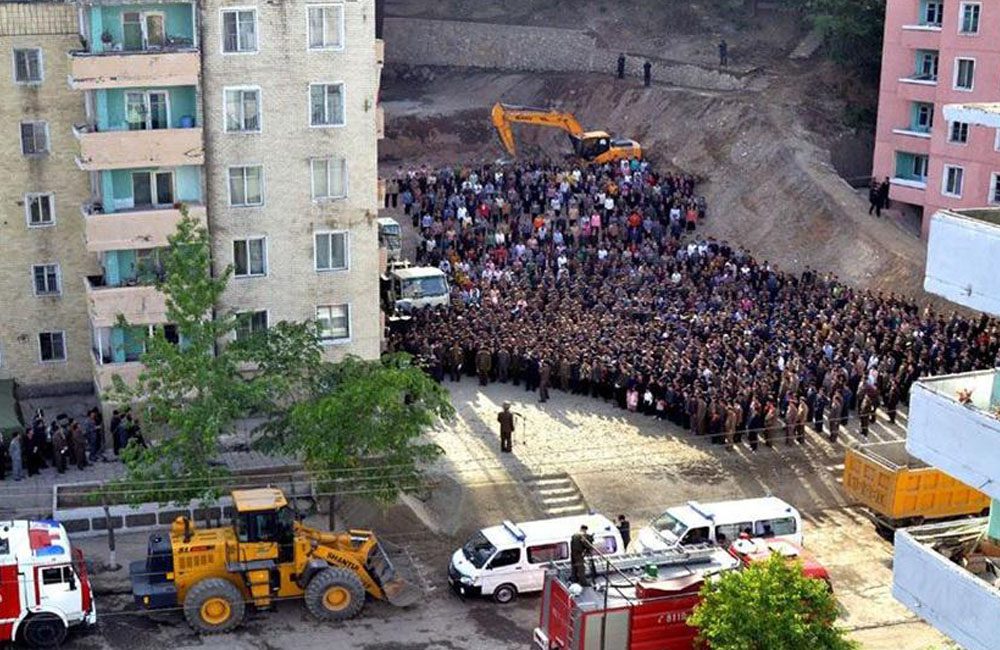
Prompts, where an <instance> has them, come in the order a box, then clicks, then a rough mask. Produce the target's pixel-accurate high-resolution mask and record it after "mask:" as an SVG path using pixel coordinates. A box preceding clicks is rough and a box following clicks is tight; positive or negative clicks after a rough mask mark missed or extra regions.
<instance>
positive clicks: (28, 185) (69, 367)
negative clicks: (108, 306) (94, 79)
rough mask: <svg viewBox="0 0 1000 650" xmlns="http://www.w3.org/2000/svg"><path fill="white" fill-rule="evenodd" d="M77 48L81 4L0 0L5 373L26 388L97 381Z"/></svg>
mask: <svg viewBox="0 0 1000 650" xmlns="http://www.w3.org/2000/svg"><path fill="white" fill-rule="evenodd" d="M79 47H80V38H79V30H78V26H77V10H76V7H74V6H73V5H70V4H65V3H56V2H30V3H29V2H18V3H0V55H2V56H3V58H4V64H3V66H2V70H3V73H2V75H0V86H2V88H0V115H2V116H3V124H4V126H3V128H2V129H0V379H10V378H14V379H16V380H17V382H18V384H19V386H20V388H21V389H22V391H23V392H24V393H26V394H31V393H32V392H35V391H39V390H49V391H63V392H71V391H79V390H87V389H88V388H89V386H90V385H91V382H92V378H93V370H92V363H91V356H90V325H89V323H88V319H87V304H86V293H85V287H84V277H85V276H86V275H89V274H91V273H94V272H96V267H97V264H96V261H95V260H94V259H93V256H91V255H89V254H88V253H87V251H86V249H85V248H84V245H83V231H84V220H83V219H82V218H81V217H80V205H81V203H83V201H84V200H85V199H86V197H87V196H88V195H89V193H90V190H89V186H88V183H87V178H86V176H85V175H84V174H82V173H81V172H80V170H79V169H78V168H77V166H76V163H75V162H74V159H75V157H76V143H75V142H74V138H73V132H72V125H73V124H74V123H76V122H79V121H82V120H83V118H84V107H83V102H82V101H81V100H80V97H79V95H78V94H77V93H75V92H73V91H72V90H71V89H70V87H69V86H68V85H67V83H66V76H67V73H68V66H69V61H68V59H67V57H66V52H68V51H69V50H72V49H75V48H79Z"/></svg>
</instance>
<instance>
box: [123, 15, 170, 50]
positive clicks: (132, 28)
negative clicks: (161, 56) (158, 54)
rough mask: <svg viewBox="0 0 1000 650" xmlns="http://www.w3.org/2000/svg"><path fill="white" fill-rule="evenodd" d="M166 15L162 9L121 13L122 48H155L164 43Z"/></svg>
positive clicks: (165, 39)
mask: <svg viewBox="0 0 1000 650" xmlns="http://www.w3.org/2000/svg"><path fill="white" fill-rule="evenodd" d="M166 42H167V36H166V15H165V14H164V13H163V12H162V11H141V12H140V11H126V12H124V13H122V48H123V49H125V50H130V51H137V50H156V49H160V48H162V47H163V46H164V45H166Z"/></svg>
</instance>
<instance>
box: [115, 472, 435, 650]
mask: <svg viewBox="0 0 1000 650" xmlns="http://www.w3.org/2000/svg"><path fill="white" fill-rule="evenodd" d="M232 497H233V508H234V511H235V513H234V516H233V522H232V525H231V526H227V527H224V528H209V529H205V530H196V529H195V527H194V524H193V523H192V522H191V521H190V520H189V519H187V518H186V517H178V518H177V519H176V520H174V523H173V525H172V526H171V528H170V534H169V535H167V536H164V535H162V534H158V533H154V534H153V535H150V538H149V545H148V549H147V553H146V559H145V560H139V561H137V562H133V563H132V564H131V565H130V567H129V574H130V578H131V581H132V594H133V596H134V597H135V601H136V604H138V605H139V606H140V607H142V608H145V609H163V608H176V607H180V608H182V609H183V610H184V617H185V618H186V619H187V621H188V623H189V624H190V625H191V627H192V628H194V629H195V630H196V631H197V632H200V633H202V634H215V633H221V632H228V631H230V630H232V629H234V628H236V627H237V626H238V625H239V624H240V623H241V622H242V621H243V617H244V615H245V614H246V608H247V605H251V606H253V607H256V608H257V609H268V608H270V606H271V605H272V603H273V602H274V601H276V600H283V599H287V598H303V599H304V600H305V604H306V608H307V609H308V610H309V612H310V613H312V614H313V615H314V616H316V617H317V618H319V619H320V620H325V621H339V620H346V619H349V618H352V617H354V616H356V615H357V614H358V613H359V612H360V611H361V609H362V607H364V604H365V597H366V594H367V595H369V596H371V597H372V598H375V599H378V600H386V601H388V602H390V603H392V604H393V605H396V606H399V607H406V606H408V605H412V604H414V603H415V602H417V601H418V600H419V599H420V598H421V597H422V592H421V591H420V590H419V589H417V588H416V587H415V586H413V585H412V584H411V583H409V582H407V581H406V580H404V579H402V578H401V577H399V575H397V571H396V567H394V566H393V564H392V562H391V561H390V560H389V556H388V554H387V553H386V551H385V549H384V548H383V547H382V545H381V544H380V543H379V541H378V539H377V538H376V537H375V534H374V533H372V532H371V531H367V530H350V531H348V532H344V533H329V532H324V531H320V530H316V529H313V528H309V527H306V526H303V525H302V524H301V523H300V522H299V521H298V517H297V516H296V514H295V512H293V511H292V509H291V507H290V506H289V505H288V502H287V500H286V499H285V495H284V494H283V493H282V492H281V490H278V489H275V488H257V489H252V490H237V491H234V492H233V493H232Z"/></svg>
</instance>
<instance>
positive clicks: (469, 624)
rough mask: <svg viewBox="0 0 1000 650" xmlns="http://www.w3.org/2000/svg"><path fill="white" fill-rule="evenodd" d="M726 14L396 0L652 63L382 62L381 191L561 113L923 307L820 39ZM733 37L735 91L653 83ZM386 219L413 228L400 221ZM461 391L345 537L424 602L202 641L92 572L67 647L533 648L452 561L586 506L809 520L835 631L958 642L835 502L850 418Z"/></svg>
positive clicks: (911, 256)
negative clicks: (793, 436) (714, 419)
mask: <svg viewBox="0 0 1000 650" xmlns="http://www.w3.org/2000/svg"><path fill="white" fill-rule="evenodd" d="M723 4H725V3H721V2H720V3H697V4H696V3H692V2H685V1H681V0H663V1H662V2H659V3H635V2H632V3H612V2H601V1H599V0H573V1H572V2H570V1H569V0H547V1H546V2H541V1H540V0H505V1H498V2H482V1H481V0H387V2H386V12H387V14H388V15H389V16H390V17H392V18H396V19H405V20H409V19H414V20H416V19H427V18H429V19H436V20H451V21H458V20H461V21H476V22H487V23H490V24H491V25H493V26H494V28H495V29H496V30H498V31H499V32H501V33H502V31H503V30H504V29H506V28H508V27H511V26H515V25H537V26H549V27H566V28H569V29H577V30H588V32H589V33H593V34H596V35H597V37H598V38H597V41H598V44H599V46H600V47H603V48H608V49H611V50H618V49H621V50H622V51H626V52H627V53H628V54H629V55H630V57H636V56H637V57H648V58H650V60H651V61H653V63H654V73H653V74H654V84H653V86H652V87H651V88H643V87H642V83H641V80H639V79H638V78H636V77H635V76H630V77H629V78H628V79H625V80H620V81H619V80H616V79H614V78H613V76H612V75H611V74H610V73H611V72H612V71H611V70H610V69H609V70H608V71H607V72H608V73H607V74H604V73H600V72H594V71H578V72H574V71H563V72H531V71H524V70H518V71H512V70H488V69H481V68H477V69H473V68H469V67H467V66H466V65H465V62H463V61H462V60H461V59H460V58H457V59H456V60H455V61H454V65H453V66H450V67H426V66H419V65H405V66H404V65H398V64H397V65H387V66H386V68H385V70H384V74H383V82H382V90H381V97H380V99H381V102H382V105H383V107H384V108H385V111H386V116H387V124H386V138H385V139H384V140H382V141H381V142H380V160H381V163H380V164H381V171H382V175H383V176H385V175H391V174H392V173H394V172H395V171H396V170H397V169H398V168H399V167H402V168H404V169H408V168H411V167H414V168H415V167H419V166H420V165H424V164H426V165H430V166H436V165H448V166H455V165H464V164H469V163H479V162H483V161H494V160H497V159H499V158H500V157H501V155H502V153H503V152H502V151H501V149H500V147H499V145H498V144H497V142H496V138H495V136H494V134H493V133H492V131H491V129H490V126H489V121H488V110H489V107H490V105H491V104H492V103H493V102H495V101H498V100H501V101H506V102H511V103H519V104H528V105H543V106H559V107H561V108H565V109H568V110H572V111H573V112H575V113H576V114H577V116H578V117H579V118H580V121H581V122H582V123H583V125H584V126H585V127H588V128H603V129H608V130H611V131H613V132H616V133H619V134H621V135H624V136H629V137H634V138H635V139H637V140H639V141H640V142H641V143H642V144H643V146H644V148H645V150H646V151H647V152H648V155H649V158H650V159H651V160H653V161H654V162H656V163H657V165H658V166H660V167H661V168H668V167H669V168H674V169H679V170H682V171H685V172H689V173H693V174H697V175H698V176H700V177H701V178H702V179H703V181H702V183H701V185H700V191H701V192H702V193H703V194H704V195H705V196H706V197H707V200H708V205H709V217H708V219H707V220H706V221H705V222H704V223H703V224H701V225H699V229H698V234H699V235H702V234H704V235H711V236H715V237H719V238H724V239H727V240H729V241H730V242H732V243H734V244H737V245H742V246H745V247H747V248H748V249H749V250H750V251H751V252H753V254H755V255H756V256H758V257H759V258H761V259H767V260H770V261H771V262H772V263H777V264H778V265H780V266H781V267H783V268H786V269H792V270H795V269H801V268H804V266H805V265H807V264H808V265H811V266H812V267H813V268H816V269H819V270H820V271H821V272H825V271H829V272H832V273H836V274H837V275H838V276H840V277H841V278H844V279H846V280H848V281H849V282H852V283H855V284H857V285H859V286H864V287H870V288H872V289H874V290H885V291H897V292H903V293H906V294H911V295H917V296H922V292H921V291H922V290H921V279H922V271H923V263H924V254H923V245H922V243H921V242H920V241H919V240H917V239H916V238H915V237H913V235H911V234H910V232H909V231H908V230H907V229H906V228H903V227H900V225H899V224H897V223H894V222H893V221H892V220H890V219H885V220H881V221H879V220H875V219H874V218H873V217H869V216H868V215H867V204H866V202H865V200H864V196H863V195H861V194H859V193H858V192H856V191H854V190H852V189H851V188H850V187H849V186H848V184H847V183H845V182H844V181H843V180H842V179H841V178H840V177H839V176H838V175H837V173H836V172H835V170H834V168H833V165H832V163H831V154H830V147H831V143H832V142H833V141H835V140H838V139H840V138H842V137H844V136H845V135H850V134H849V133H848V130H847V129H846V128H845V127H844V126H843V125H842V116H843V112H844V106H843V103H842V100H841V99H840V91H841V90H843V89H844V86H845V84H848V83H849V82H848V81H846V80H845V79H844V77H843V75H842V74H841V72H840V71H839V70H838V69H837V67H836V66H834V65H833V64H830V63H828V62H826V61H824V60H823V59H822V58H819V57H816V56H812V57H807V58H805V59H798V58H795V59H793V58H790V56H791V55H792V54H793V52H796V50H797V49H799V50H801V48H800V47H799V46H800V44H802V43H803V42H804V39H806V38H807V37H808V31H807V30H804V29H802V28H801V27H800V26H799V25H798V24H797V22H796V21H795V20H794V18H790V17H788V16H786V15H784V14H775V13H767V12H765V13H764V14H762V15H761V16H758V17H757V18H753V19H749V18H744V17H742V16H739V15H737V14H736V13H734V14H733V15H732V16H729V15H724V10H723V9H719V8H716V5H718V6H719V7H721V6H722V5H723ZM770 4H774V3H770ZM645 7H654V8H653V9H647V8H645ZM720 37H725V38H726V39H727V40H728V42H729V44H730V59H731V66H732V68H733V70H732V72H733V73H734V74H735V75H736V76H738V78H739V79H740V80H741V81H740V84H739V87H738V88H736V89H734V90H718V89H713V88H708V87H700V86H698V85H692V86H689V87H686V86H684V85H678V84H671V85H667V84H664V83H661V82H658V81H657V80H656V74H657V71H658V70H662V69H663V66H668V65H671V63H670V62H671V61H684V62H686V63H689V64H693V65H696V66H701V67H702V68H704V69H705V70H706V71H713V70H714V69H715V65H716V63H717V59H716V50H715V44H716V43H717V41H718V39H719V38H720ZM510 46H511V47H517V43H516V41H514V40H512V41H511V44H510ZM391 47H392V43H391V42H389V43H388V44H387V48H391ZM427 47H428V48H433V47H435V44H434V43H432V42H430V43H428V44H427ZM807 49H808V48H807ZM543 67H544V66H543ZM518 138H519V143H520V144H521V153H522V155H523V156H524V157H534V158H539V157H551V158H558V157H560V156H561V155H562V154H563V153H564V152H565V151H566V142H565V138H564V136H562V135H561V134H553V133H546V132H542V131H538V130H535V131H532V130H530V129H527V128H521V129H519V130H518ZM386 214H387V215H392V216H397V217H398V218H400V220H401V221H404V220H403V219H402V218H401V217H402V215H401V214H400V213H399V212H398V211H388V212H387V213H386ZM404 223H405V222H404ZM410 235H411V240H410V241H409V244H408V245H409V246H411V247H412V233H410ZM449 387H450V389H451V391H452V395H453V399H454V403H455V406H456V409H457V413H458V416H457V419H456V421H455V422H453V423H451V424H449V425H447V426H444V427H442V428H440V429H439V430H437V431H435V432H434V433H433V434H432V435H433V439H434V440H435V441H436V442H438V443H439V444H440V445H441V446H442V447H443V448H444V449H445V451H446V455H445V456H443V457H442V458H441V460H440V461H439V462H438V464H437V465H436V466H435V467H434V468H433V475H434V476H435V477H436V479H435V480H436V481H437V485H436V487H435V488H434V489H432V490H431V491H430V492H429V493H428V494H425V495H414V496H411V497H409V498H408V499H407V500H406V505H407V507H403V506H396V507H394V508H392V509H391V510H389V511H385V512H377V511H373V510H371V509H370V508H369V509H368V510H367V511H366V510H365V509H364V508H361V507H358V508H356V509H355V510H353V511H348V512H345V513H342V517H343V518H344V520H345V523H347V524H349V525H352V526H359V525H372V526H374V527H375V528H376V530H379V531H380V533H381V534H382V536H383V537H384V538H385V539H387V540H388V541H390V542H392V543H394V544H399V545H402V546H405V547H406V548H407V549H408V550H409V552H410V553H411V554H412V556H413V557H414V559H415V561H416V564H417V566H418V567H419V568H420V569H421V573H422V575H423V578H424V581H425V585H426V587H427V588H428V596H427V598H426V599H425V601H424V602H422V603H420V604H419V605H417V606H416V607H414V608H411V609H407V610H395V609H393V608H391V607H389V606H388V605H385V604H382V603H369V604H368V605H367V607H366V609H365V611H364V612H363V614H362V615H361V617H360V618H358V619H357V620H355V621H352V622H351V623H348V624H342V625H332V624H322V623H318V622H316V621H314V620H313V619H311V618H310V617H309V616H308V615H307V614H306V612H305V610H304V608H303V607H302V606H301V604H299V603H281V604H279V605H278V606H277V611H275V612H269V613H260V614H255V615H253V616H252V617H251V619H250V620H249V621H248V622H247V624H246V625H245V626H244V627H243V628H241V629H240V630H238V631H237V632H235V633H233V634H231V635H227V636H224V637H205V638H199V637H197V636H196V635H194V634H193V633H192V632H191V631H190V630H189V629H188V628H187V626H186V625H185V624H184V622H183V618H182V616H181V615H180V614H179V613H177V612H168V613H163V614H157V615H154V616H150V615H147V614H143V613H140V612H136V611H134V609H133V608H132V606H131V599H130V597H129V595H128V593H127V592H128V585H127V581H126V580H125V575H126V574H125V571H124V570H119V571H117V572H98V573H97V575H96V576H95V583H96V585H97V587H98V589H99V597H100V599H101V600H100V604H99V607H100V609H101V611H100V615H101V621H100V624H99V626H98V628H97V629H96V630H94V631H91V632H89V633H84V634H78V635H76V636H74V637H73V640H74V647H79V648H95V649H96V648H122V649H125V648H129V649H130V648H137V647H171V648H178V649H179V648H186V647H198V648H220V649H222V648H225V649H226V650H241V649H243V648H247V649H249V648H255V649H257V648H259V649H272V648H291V647H294V648H300V649H303V650H305V649H309V648H317V649H318V648H324V649H326V648H348V647H349V648H357V649H358V650H425V649H450V650H470V649H476V650H479V649H483V650H493V649H496V650H507V649H511V650H513V649H515V648H517V649H521V650H523V649H524V648H527V647H528V646H529V643H530V639H531V630H532V628H533V627H534V626H535V625H536V624H537V620H538V608H539V599H538V597H536V596H524V597H522V598H520V599H519V600H518V601H516V602H515V603H514V604H512V605H509V606H499V605H497V604H495V603H493V602H491V601H488V600H479V601H463V600H462V599H460V598H458V597H457V596H455V595H454V594H452V593H451V592H450V591H449V590H448V588H447V583H446V575H445V570H446V567H447V562H448V558H449V555H450V553H451V552H452V551H453V550H454V549H455V548H457V546H458V545H459V544H460V543H461V542H462V541H463V540H464V539H465V537H466V536H467V535H468V533H469V532H471V531H472V530H474V529H476V528H477V527H479V526H483V525H490V524H495V523H498V522H499V521H501V520H503V519H513V520H524V519H531V518H540V517H545V516H552V515H556V514H562V513H565V512H571V511H574V510H575V509H580V508H583V509H594V510H596V511H599V512H603V513H605V514H607V515H609V516H614V515H616V514H618V513H625V514H627V515H628V516H629V517H630V519H631V521H632V525H633V528H634V529H637V528H639V527H640V526H642V525H644V524H645V523H646V522H647V521H648V520H649V519H650V518H651V517H653V516H655V515H656V514H658V513H659V512H660V511H662V510H663V509H664V508H665V507H667V506H670V505H674V504H678V503H683V502H684V501H687V500H689V499H698V500H702V501H709V500H713V499H734V498H740V497H750V496H760V495H763V494H766V493H773V494H775V495H777V496H780V497H782V498H784V499H786V500H788V501H790V502H791V503H793V504H795V505H796V506H797V507H798V508H799V509H800V510H801V511H802V512H803V514H804V516H805V518H806V525H805V545H806V547H807V548H808V549H809V550H810V551H812V552H813V553H815V554H816V555H817V556H818V558H819V560H820V561H821V562H823V563H824V564H825V565H826V566H827V567H828V568H829V570H830V573H831V575H832V578H833V583H834V589H835V595H836V597H837V599H838V602H839V603H840V605H841V610H842V611H841V613H842V617H841V621H840V623H841V624H842V625H843V626H845V627H847V628H848V629H850V630H851V635H852V637H854V638H855V639H857V640H858V641H860V642H861V643H862V645H863V647H865V648H882V649H885V650H929V649H931V648H950V647H953V646H951V645H950V644H949V643H948V642H947V640H945V639H944V638H943V637H942V636H941V635H939V634H938V633H937V632H936V631H935V630H933V629H932V628H931V627H929V626H928V625H926V624H924V623H922V622H920V621H919V619H917V618H915V617H914V616H913V615H912V614H910V613H909V612H908V611H907V610H906V609H904V608H903V607H902V606H901V605H900V604H898V603H897V602H895V601H894V600H893V598H892V595H891V584H892V545H891V543H889V542H888V541H886V540H883V539H882V538H880V537H878V536H877V535H876V533H875V531H874V527H873V525H872V524H871V523H870V522H869V521H868V520H867V519H866V518H865V517H864V514H863V512H862V510H861V509H860V508H858V507H856V506H854V505H853V504H850V503H848V502H847V500H846V498H845V496H844V494H843V491H842V490H841V487H840V483H839V479H840V474H841V472H842V463H843V454H844V444H845V442H851V441H854V440H857V437H858V436H857V434H856V426H857V423H856V421H854V422H853V429H854V431H855V433H851V434H849V435H848V436H847V440H846V441H844V442H840V443H837V444H831V443H829V442H828V441H826V440H825V439H822V438H818V437H817V436H815V435H813V434H810V436H809V437H808V440H807V443H806V444H805V445H803V446H792V447H785V446H783V445H779V446H777V447H776V448H775V449H773V450H771V449H766V448H762V449H761V450H760V451H758V452H757V453H756V454H751V453H750V452H749V451H748V450H747V449H746V448H742V449H740V450H738V451H734V452H727V451H725V450H724V449H722V448H720V447H715V446H712V445H710V444H707V441H706V440H704V439H693V438H691V437H690V436H689V435H688V434H686V433H684V432H681V431H678V430H676V429H675V428H672V427H670V426H669V425H666V424H664V423H662V422H656V421H654V420H652V419H650V418H646V417H643V416H638V415H629V414H626V413H625V412H623V411H621V410H618V409H616V408H614V407H613V406H611V405H609V404H605V403H602V402H601V401H600V400H593V399H589V398H582V397H575V396H569V395H566V394H564V393H558V392H557V393H554V396H553V399H552V400H551V402H549V403H547V404H545V405H538V404H537V403H536V400H535V399H534V396H533V395H531V394H528V393H525V392H524V391H523V390H519V389H515V388H513V387H511V386H497V385H494V386H491V387H489V388H486V389H480V388H479V387H478V386H476V385H475V382H473V381H471V380H469V379H466V380H464V381H463V382H461V383H459V384H450V385H449ZM504 400H510V401H512V402H513V403H514V410H516V411H520V412H521V413H523V414H524V415H525V416H526V426H525V427H524V428H523V430H522V429H519V430H518V432H517V438H516V444H515V447H514V453H513V454H504V455H501V454H500V453H499V445H498V441H497V436H496V430H495V425H496V420H495V417H496V412H497V410H498V408H499V404H500V403H501V402H502V401H504ZM901 424H903V425H905V418H902V419H901ZM903 435H905V434H904V431H903V428H902V427H899V426H896V427H890V426H888V424H887V422H886V421H885V418H884V416H881V417H880V419H879V424H877V425H876V426H875V427H874V428H873V431H872V439H873V440H888V439H898V438H899V437H901V436H903ZM418 496H419V497H424V500H421V499H420V498H417V497H418ZM366 517H367V518H366ZM78 543H79V544H80V545H82V546H83V547H84V548H85V549H86V551H87V552H88V554H89V555H90V556H91V557H92V558H93V559H94V560H95V561H97V562H98V563H99V562H100V560H101V559H103V557H104V556H105V555H106V550H104V546H103V540H102V539H100V538H96V539H95V538H91V539H87V540H80V541H79V542H78ZM118 543H119V551H118V556H119V558H128V559H135V558H139V557H142V556H143V555H144V553H145V536H143V535H127V536H124V538H121V537H120V538H119V540H118Z"/></svg>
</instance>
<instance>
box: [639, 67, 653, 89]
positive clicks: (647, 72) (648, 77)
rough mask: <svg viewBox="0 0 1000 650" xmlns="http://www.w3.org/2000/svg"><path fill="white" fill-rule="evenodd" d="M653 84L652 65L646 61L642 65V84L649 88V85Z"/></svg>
mask: <svg viewBox="0 0 1000 650" xmlns="http://www.w3.org/2000/svg"><path fill="white" fill-rule="evenodd" d="M652 82H653V64H652V63H650V62H649V61H646V62H645V63H643V64H642V83H643V84H644V85H645V86H646V88H649V84H651V83H652Z"/></svg>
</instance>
